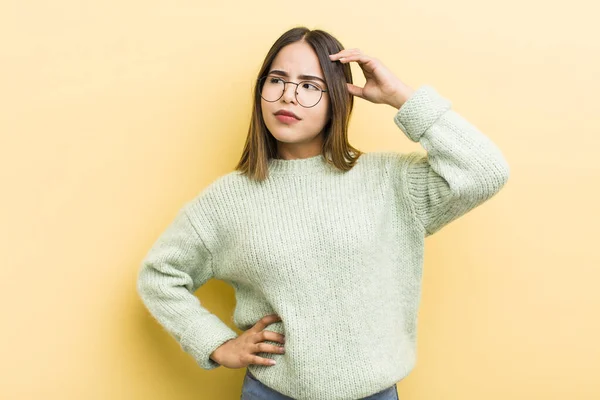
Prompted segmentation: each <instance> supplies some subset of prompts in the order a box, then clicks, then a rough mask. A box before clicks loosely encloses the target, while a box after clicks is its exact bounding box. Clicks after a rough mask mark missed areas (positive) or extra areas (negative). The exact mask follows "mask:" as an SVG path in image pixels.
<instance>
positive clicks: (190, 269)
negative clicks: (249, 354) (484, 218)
mask: <svg viewBox="0 0 600 400" xmlns="http://www.w3.org/2000/svg"><path fill="white" fill-rule="evenodd" d="M394 122H395V123H396V124H397V126H398V127H399V128H400V129H401V130H402V132H404V134H406V135H407V137H408V138H409V139H410V140H412V141H414V142H419V143H420V144H421V145H422V146H423V147H424V148H425V150H426V152H427V153H426V154H425V153H422V152H407V153H399V152H390V151H382V152H367V153H364V154H363V155H362V156H361V157H360V158H359V159H358V162H357V164H356V165H355V166H354V167H353V168H352V169H351V170H350V171H347V172H342V171H339V170H337V169H336V168H335V167H333V166H331V165H330V164H327V163H326V161H325V159H324V157H323V156H321V155H318V156H313V157H309V158H304V159H295V160H284V159H271V160H269V177H268V179H266V180H265V181H262V182H260V183H259V182H256V181H252V180H251V179H249V178H247V177H245V176H244V175H242V174H241V172H239V171H233V172H230V173H228V174H226V175H223V176H220V177H219V178H217V179H216V180H215V181H214V182H213V183H211V184H210V185H208V186H207V187H206V188H205V189H203V190H202V191H201V192H200V193H199V194H198V195H197V196H196V197H195V198H193V199H191V200H190V201H188V202H187V203H186V204H185V205H184V206H183V207H182V208H181V209H180V210H179V212H178V214H177V215H176V217H175V218H174V220H173V221H172V222H171V224H170V225H169V226H168V227H167V229H166V230H165V231H164V232H163V233H162V234H161V235H160V236H159V237H158V239H157V241H156V242H155V243H154V245H153V246H152V247H151V249H150V250H149V252H148V254H147V255H146V256H145V258H144V260H143V262H142V264H141V269H140V271H139V276H138V281H137V290H138V293H139V295H140V297H141V299H142V300H143V302H144V304H145V306H146V307H147V308H148V310H149V312H150V313H151V314H152V315H153V317H154V318H156V320H157V321H158V322H159V323H160V324H161V325H162V326H163V327H164V328H165V329H166V330H167V331H168V332H169V333H170V334H171V335H172V336H173V337H174V338H175V339H176V340H177V341H178V342H179V343H180V345H181V348H182V349H183V351H185V352H187V353H189V354H190V355H191V356H192V357H193V358H194V359H195V360H196V362H197V363H198V365H199V366H200V367H202V368H204V369H207V370H209V369H213V368H216V367H218V366H219V365H220V364H218V363H216V362H215V361H214V360H212V359H210V358H209V355H210V354H211V353H212V352H213V351H214V350H215V349H216V348H217V347H219V346H220V345H221V344H223V343H224V342H225V341H227V340H229V339H232V338H235V337H237V334H236V332H235V331H234V330H232V329H231V328H230V327H229V326H228V325H226V324H225V323H224V322H223V321H221V320H220V319H219V318H218V317H217V316H215V315H214V314H212V313H211V312H209V311H208V310H207V309H206V308H204V307H203V306H202V305H201V304H200V302H199V300H198V298H197V297H196V296H195V295H194V293H195V291H196V290H197V289H198V288H199V287H200V286H201V285H203V284H204V283H205V282H206V281H208V280H209V279H211V278H215V279H219V280H223V281H225V282H227V283H228V284H230V285H231V286H232V287H233V288H234V289H235V298H236V302H237V303H236V307H235V311H234V314H233V323H234V324H235V326H236V327H238V328H239V329H240V330H242V331H245V330H247V329H248V328H250V327H251V326H252V325H254V324H255V323H256V322H257V321H258V320H259V319H260V318H262V317H263V316H265V315H267V314H278V315H279V316H280V317H281V319H282V321H279V322H275V323H273V324H271V325H269V326H268V327H267V328H266V329H267V330H271V331H275V332H278V333H283V334H285V336H286V342H285V345H284V347H285V349H286V353H285V354H276V353H266V352H265V353H257V355H259V356H261V357H266V358H273V359H275V360H276V361H277V364H276V365H273V366H266V365H256V364H250V365H249V366H248V368H249V369H250V371H251V372H252V373H253V374H254V375H255V376H256V377H257V378H258V379H259V380H260V381H261V382H263V383H264V384H265V385H267V386H269V387H271V388H273V389H275V390H277V391H279V392H281V393H283V394H285V395H287V396H290V397H292V398H295V399H305V400H349V399H359V398H362V397H366V396H369V395H371V394H374V393H376V392H378V391H381V390H383V389H385V388H387V387H389V386H392V385H393V384H394V383H397V382H398V381H400V380H401V379H402V378H404V377H405V376H406V375H408V374H409V372H410V371H411V370H412V369H413V367H414V365H415V361H416V337H417V313H418V306H419V302H420V296H421V277H422V268H423V250H424V239H425V237H427V236H429V235H431V234H433V233H434V232H436V231H438V230H439V229H440V228H442V227H443V226H445V225H446V224H448V223H449V222H451V221H453V220H455V219H457V218H458V217H460V216H462V215H464V214H465V213H466V212H468V211H469V210H471V209H473V208H474V207H476V206H478V205H480V204H481V203H483V202H484V201H486V200H487V199H489V198H490V197H492V196H493V195H494V194H496V193H497V192H498V191H499V190H500V189H501V188H502V187H503V186H504V184H505V183H506V181H507V179H508V175H509V167H508V164H507V162H506V160H505V159H504V157H503V155H502V153H501V151H500V150H499V149H498V148H497V147H496V145H495V144H494V143H493V142H492V141H491V140H489V139H488V138H487V137H486V136H484V135H483V134H482V133H481V132H480V131H479V130H478V129H477V128H476V127H475V126H473V125H472V124H471V123H469V122H468V121H466V120H465V119H464V118H463V117H461V116H460V115H459V114H458V113H456V112H455V111H454V110H452V109H451V103H450V101H449V100H447V99H445V98H444V97H442V96H441V95H440V94H439V93H438V92H437V91H435V90H434V89H433V88H432V87H431V86H429V85H424V86H421V87H419V88H418V89H417V90H416V91H415V92H414V93H413V94H412V96H411V97H410V98H409V99H408V100H407V101H406V102H405V103H404V104H403V105H402V107H401V108H400V109H399V110H398V111H397V113H396V114H395V116H394ZM265 343H270V344H277V345H281V344H280V343H278V342H272V341H266V342H265Z"/></svg>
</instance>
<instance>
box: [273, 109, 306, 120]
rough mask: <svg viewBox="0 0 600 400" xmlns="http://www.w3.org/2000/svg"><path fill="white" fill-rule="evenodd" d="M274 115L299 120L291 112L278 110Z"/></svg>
mask: <svg viewBox="0 0 600 400" xmlns="http://www.w3.org/2000/svg"><path fill="white" fill-rule="evenodd" d="M275 115H285V116H287V117H293V118H296V119H298V120H299V119H300V118H298V116H297V115H296V114H294V113H293V112H291V111H287V110H279V111H277V112H276V113H275Z"/></svg>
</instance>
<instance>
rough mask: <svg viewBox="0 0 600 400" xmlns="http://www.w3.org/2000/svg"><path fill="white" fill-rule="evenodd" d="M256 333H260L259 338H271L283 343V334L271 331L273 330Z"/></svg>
mask: <svg viewBox="0 0 600 400" xmlns="http://www.w3.org/2000/svg"><path fill="white" fill-rule="evenodd" d="M257 335H261V336H260V337H259V340H271V341H273V342H280V343H285V335H282V334H281V333H277V332H273V331H269V330H266V329H265V330H263V331H261V332H260V333H258V334H257Z"/></svg>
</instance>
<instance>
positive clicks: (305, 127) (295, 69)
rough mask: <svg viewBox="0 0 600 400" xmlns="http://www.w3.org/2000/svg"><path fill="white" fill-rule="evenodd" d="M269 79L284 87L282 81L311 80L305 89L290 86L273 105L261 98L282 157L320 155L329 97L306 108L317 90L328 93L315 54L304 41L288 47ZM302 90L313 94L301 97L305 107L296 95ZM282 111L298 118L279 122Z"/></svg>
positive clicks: (276, 63)
mask: <svg viewBox="0 0 600 400" xmlns="http://www.w3.org/2000/svg"><path fill="white" fill-rule="evenodd" d="M275 71H278V72H275ZM284 74H285V75H284ZM303 75H310V76H313V77H315V78H308V77H306V76H303ZM319 78H320V79H319ZM266 80H267V82H269V81H270V82H271V84H281V82H280V80H284V81H291V82H295V83H300V82H307V81H308V82H307V83H308V84H307V83H303V84H302V87H301V88H297V86H296V85H294V84H291V83H288V84H286V85H285V91H284V93H283V96H281V98H280V99H279V100H277V101H274V102H269V101H266V100H265V99H264V98H262V97H261V109H262V116H263V119H264V120H265V124H266V125H267V129H268V130H269V132H271V134H272V135H273V137H275V139H277V146H278V150H279V154H280V158H303V157H310V156H313V155H318V154H320V153H321V147H322V143H323V128H324V127H325V125H326V124H327V122H328V112H329V101H330V100H329V94H328V93H325V92H323V93H322V94H321V99H320V100H319V102H318V103H317V104H316V105H315V106H314V107H309V108H307V107H303V105H310V104H309V103H307V100H309V99H311V98H312V97H311V96H314V93H318V92H314V91H315V90H318V89H317V87H318V88H320V89H323V90H327V86H326V85H325V77H324V74H323V71H322V69H321V66H320V64H319V59H318V58H317V54H316V53H315V51H314V50H313V49H312V47H310V45H308V44H307V43H304V42H295V43H292V44H290V45H287V46H285V47H284V48H282V49H281V50H280V51H279V53H278V54H277V56H276V57H275V59H274V60H273V62H272V64H271V68H270V69H269V71H268V77H267V79H266ZM310 83H313V84H314V85H311V84H310ZM301 90H310V91H313V92H311V93H309V94H307V96H306V97H305V98H303V97H301V95H300V94H298V97H299V98H300V102H301V103H302V104H303V105H300V104H299V103H298V100H297V98H296V96H295V92H296V91H298V92H300V91H301ZM263 93H264V89H263ZM303 99H304V102H303ZM280 110H286V111H291V112H293V113H294V114H295V115H296V116H297V117H298V119H293V120H292V121H290V120H286V119H285V118H282V119H279V118H278V117H277V116H276V115H275V113H277V112H278V111H280Z"/></svg>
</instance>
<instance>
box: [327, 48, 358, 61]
mask: <svg viewBox="0 0 600 400" xmlns="http://www.w3.org/2000/svg"><path fill="white" fill-rule="evenodd" d="M360 52H361V51H360V50H359V49H344V50H340V51H339V52H337V53H335V54H330V55H329V58H331V59H332V60H337V59H339V58H341V57H347V56H350V55H352V54H359V53H360Z"/></svg>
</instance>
